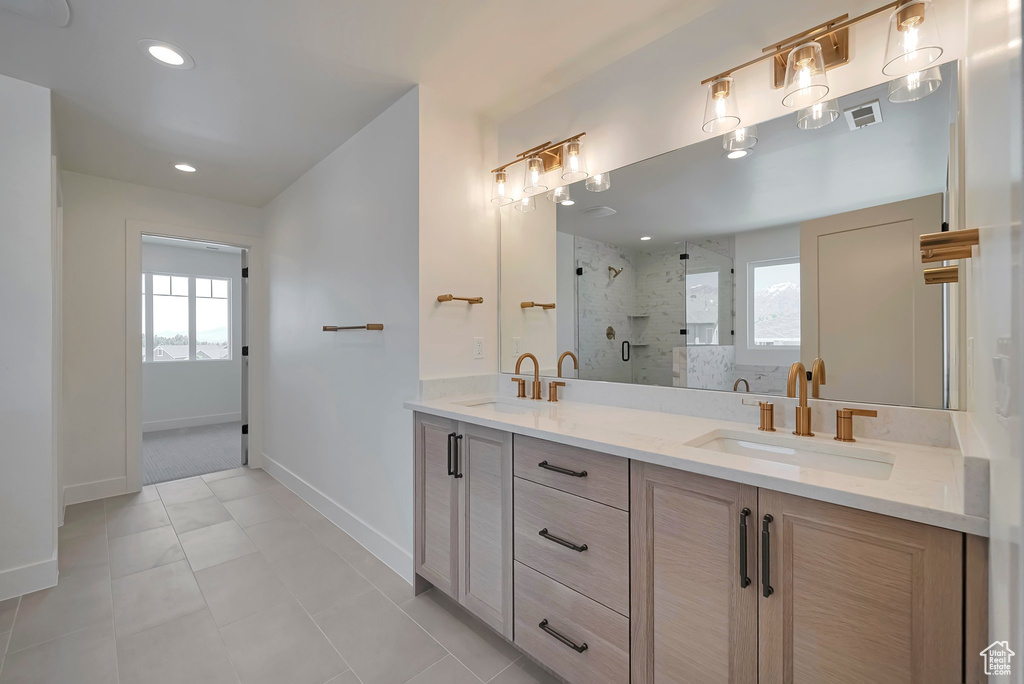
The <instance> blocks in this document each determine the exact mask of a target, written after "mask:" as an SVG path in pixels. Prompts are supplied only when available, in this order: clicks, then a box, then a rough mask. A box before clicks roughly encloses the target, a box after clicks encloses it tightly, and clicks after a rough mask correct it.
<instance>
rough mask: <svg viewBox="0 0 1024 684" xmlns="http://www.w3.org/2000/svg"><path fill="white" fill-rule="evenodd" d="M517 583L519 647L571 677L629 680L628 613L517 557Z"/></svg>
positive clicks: (615, 683) (595, 683) (599, 682)
mask: <svg viewBox="0 0 1024 684" xmlns="http://www.w3.org/2000/svg"><path fill="white" fill-rule="evenodd" d="M515 587H516V588H515V613H516V619H515V642H516V644H517V645H518V646H519V647H520V648H521V649H523V650H524V651H526V652H527V653H529V654H530V655H531V656H533V657H534V658H535V659H537V660H538V661H539V662H541V663H544V666H545V667H548V668H550V669H551V670H554V671H555V672H556V673H558V674H559V675H561V676H562V677H564V678H565V679H567V680H568V681H570V682H586V683H587V684H627V683H628V682H629V620H628V619H627V618H624V617H623V616H621V615H619V614H618V613H616V612H615V611H613V610H609V609H608V608H606V607H604V606H602V605H601V604H599V603H595V602H594V601H591V600H590V599H588V598H587V597H585V596H583V595H581V594H579V593H577V592H575V591H573V590H572V589H569V588H568V587H564V586H562V585H561V584H559V583H558V582H555V581H554V580H552V579H550V578H548V577H545V576H544V575H542V574H540V573H539V572H537V571H536V570H531V569H530V568H528V567H526V566H525V565H523V564H522V563H518V562H517V563H515ZM542 623H543V624H544V626H545V627H546V628H547V629H549V630H553V631H554V632H555V633H557V634H559V635H561V636H562V637H563V638H565V639H567V640H568V641H570V642H572V643H573V644H575V645H576V646H577V648H573V647H572V646H571V645H569V644H567V643H564V642H563V641H561V640H560V639H559V638H558V637H557V636H555V634H552V633H551V632H548V631H545V630H544V629H543V628H542V627H541V626H540V625H541V624H542ZM584 644H586V648H585V649H584ZM578 649H584V650H583V651H582V652H579V650H578Z"/></svg>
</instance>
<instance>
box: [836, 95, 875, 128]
mask: <svg viewBox="0 0 1024 684" xmlns="http://www.w3.org/2000/svg"><path fill="white" fill-rule="evenodd" d="M843 116H845V117H846V124H847V125H848V126H849V127H850V130H851V131H855V130H857V129H858V128H864V127H865V126H873V125H874V124H877V123H882V107H881V106H880V105H879V104H878V100H873V101H871V102H865V103H864V104H862V105H857V106H856V107H850V108H849V109H844V110H843Z"/></svg>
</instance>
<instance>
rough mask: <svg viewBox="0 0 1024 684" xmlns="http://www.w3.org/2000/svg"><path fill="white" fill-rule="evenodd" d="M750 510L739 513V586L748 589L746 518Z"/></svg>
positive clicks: (746, 509)
mask: <svg viewBox="0 0 1024 684" xmlns="http://www.w3.org/2000/svg"><path fill="white" fill-rule="evenodd" d="M748 515H750V509H749V508H744V509H743V510H742V511H740V586H741V587H744V588H746V587H749V586H750V577H749V576H748V575H747V516H748Z"/></svg>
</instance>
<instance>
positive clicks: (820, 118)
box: [796, 100, 839, 131]
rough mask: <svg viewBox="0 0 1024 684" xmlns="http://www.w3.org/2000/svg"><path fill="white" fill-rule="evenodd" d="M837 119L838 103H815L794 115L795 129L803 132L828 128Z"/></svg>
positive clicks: (829, 101) (831, 101)
mask: <svg viewBox="0 0 1024 684" xmlns="http://www.w3.org/2000/svg"><path fill="white" fill-rule="evenodd" d="M838 118H839V101H838V100H828V101H827V102H816V103H814V104H812V105H811V106H810V107H804V108H803V109H801V110H800V111H798V112H797V113H796V127H797V128H800V129H803V130H805V131H811V130H814V129H816V128H822V127H824V126H828V125H829V124H830V123H832V122H833V121H835V120H836V119H838Z"/></svg>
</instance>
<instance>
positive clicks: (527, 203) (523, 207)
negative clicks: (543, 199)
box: [515, 195, 537, 214]
mask: <svg viewBox="0 0 1024 684" xmlns="http://www.w3.org/2000/svg"><path fill="white" fill-rule="evenodd" d="M515 208H516V211H521V212H523V213H524V214H526V213H528V212H531V211H533V210H534V209H536V208H537V202H536V201H535V200H534V199H533V197H531V196H530V195H526V196H525V197H523V199H521V200H519V203H518V204H516V206H515Z"/></svg>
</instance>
